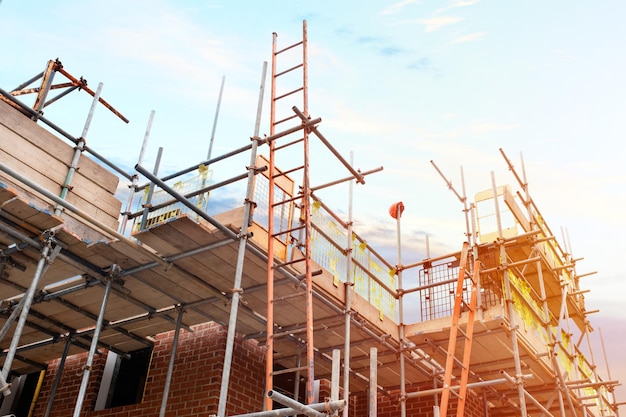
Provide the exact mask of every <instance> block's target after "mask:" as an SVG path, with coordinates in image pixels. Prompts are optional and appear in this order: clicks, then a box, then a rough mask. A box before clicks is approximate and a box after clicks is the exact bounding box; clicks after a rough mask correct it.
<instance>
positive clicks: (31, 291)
mask: <svg viewBox="0 0 626 417" xmlns="http://www.w3.org/2000/svg"><path fill="white" fill-rule="evenodd" d="M42 240H43V242H44V245H43V247H42V248H41V253H40V255H39V261H38V262H37V268H36V270H35V275H34V276H33V280H32V282H31V283H30V287H28V290H27V291H26V294H24V304H23V306H22V311H21V312H20V317H19V319H18V321H17V326H16V327H15V331H14V332H13V339H11V345H10V346H9V350H8V352H7V355H6V357H5V358H4V366H3V368H2V377H3V379H4V380H5V381H6V380H7V378H8V377H9V371H10V370H11V365H12V364H13V359H14V358H15V353H16V352H17V347H18V346H19V342H20V338H21V337H22V332H23V331H24V328H25V327H26V320H27V319H28V314H29V312H30V307H31V305H32V304H33V300H34V298H35V292H36V291H37V287H38V285H39V281H40V280H41V277H42V276H43V274H44V273H45V271H46V266H47V265H48V264H50V263H51V262H53V261H54V258H55V257H56V255H57V254H58V253H59V252H60V251H61V247H60V246H57V245H56V239H55V238H54V232H52V231H46V232H44V233H43V235H42Z"/></svg>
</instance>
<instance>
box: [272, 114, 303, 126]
mask: <svg viewBox="0 0 626 417" xmlns="http://www.w3.org/2000/svg"><path fill="white" fill-rule="evenodd" d="M296 117H298V115H297V114H294V115H293V116H289V117H285V118H284V119H280V120H277V121H275V122H274V126H276V125H279V124H281V123H285V122H288V121H289V120H291V119H295V118H296Z"/></svg>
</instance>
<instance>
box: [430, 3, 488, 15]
mask: <svg viewBox="0 0 626 417" xmlns="http://www.w3.org/2000/svg"><path fill="white" fill-rule="evenodd" d="M478 1H479V0H459V1H455V2H454V3H452V4H451V5H449V6H446V7H442V8H441V9H437V10H435V14H437V13H442V12H445V11H448V10H450V9H456V8H458V7H466V6H472V5H474V4H476V3H478Z"/></svg>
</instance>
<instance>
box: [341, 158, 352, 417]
mask: <svg viewBox="0 0 626 417" xmlns="http://www.w3.org/2000/svg"><path fill="white" fill-rule="evenodd" d="M353 164H354V156H353V153H352V152H350V165H353ZM348 187H349V197H348V228H347V234H348V241H347V242H346V244H347V250H346V253H347V258H346V283H345V288H346V289H345V294H346V313H345V314H346V316H345V326H344V327H345V330H344V345H343V399H344V400H345V402H346V404H349V402H350V340H351V337H352V335H351V331H350V324H351V323H352V291H353V290H354V277H353V271H352V256H353V253H352V251H353V249H354V241H353V238H352V223H353V219H352V200H353V191H354V181H350V183H349V184H348ZM342 416H343V417H348V407H345V408H344V409H343V411H342Z"/></svg>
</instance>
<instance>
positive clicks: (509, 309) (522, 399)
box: [491, 171, 528, 417]
mask: <svg viewBox="0 0 626 417" xmlns="http://www.w3.org/2000/svg"><path fill="white" fill-rule="evenodd" d="M491 187H492V189H493V201H494V205H495V212H496V222H497V225H498V242H499V244H500V260H499V263H500V265H501V266H502V267H503V268H502V274H503V276H502V279H503V281H504V291H505V295H504V297H505V300H506V314H507V316H508V318H509V322H510V325H511V345H512V346H511V349H512V351H513V361H514V363H515V383H516V385H517V387H516V388H517V395H518V397H519V406H520V413H521V416H522V417H526V416H527V415H528V413H527V411H526V396H525V393H524V382H523V378H522V364H521V360H520V355H519V346H518V343H517V325H516V324H515V319H514V316H513V299H512V293H511V280H510V279H509V269H508V267H507V263H508V262H507V255H506V248H505V247H504V243H503V234H502V221H501V219H500V204H499V202H498V189H497V187H496V180H495V175H494V173H493V171H492V172H491Z"/></svg>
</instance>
